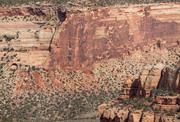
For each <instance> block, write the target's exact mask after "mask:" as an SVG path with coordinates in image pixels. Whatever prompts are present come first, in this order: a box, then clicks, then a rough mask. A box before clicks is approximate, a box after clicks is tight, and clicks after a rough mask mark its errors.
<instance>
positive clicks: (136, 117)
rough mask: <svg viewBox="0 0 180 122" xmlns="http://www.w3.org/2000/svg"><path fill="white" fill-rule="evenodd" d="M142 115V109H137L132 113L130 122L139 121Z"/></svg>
mask: <svg viewBox="0 0 180 122" xmlns="http://www.w3.org/2000/svg"><path fill="white" fill-rule="evenodd" d="M141 116H142V110H136V111H133V112H131V113H130V115H129V119H128V122H139V121H140V119H141Z"/></svg>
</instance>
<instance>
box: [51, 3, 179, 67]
mask: <svg viewBox="0 0 180 122" xmlns="http://www.w3.org/2000/svg"><path fill="white" fill-rule="evenodd" d="M179 10H180V5H179V4H176V5H175V4H173V5H162V7H159V6H158V5H152V6H147V7H146V6H143V7H140V6H138V7H127V8H126V7H124V8H123V7H108V8H99V9H94V10H90V11H85V12H81V13H70V14H69V15H68V17H67V19H66V21H65V22H64V23H63V25H62V26H61V29H60V30H59V40H58V41H57V42H56V43H55V47H54V48H53V51H54V52H53V53H54V56H55V59H56V61H57V65H58V67H64V68H70V69H90V68H91V67H92V65H93V64H94V63H95V62H96V61H100V60H104V59H111V58H119V57H123V56H124V55H129V54H132V53H133V52H134V51H137V50H143V49H145V48H146V46H148V45H149V44H153V43H157V45H158V46H159V47H161V48H163V47H168V48H171V47H174V46H178V44H179V39H180V12H179Z"/></svg>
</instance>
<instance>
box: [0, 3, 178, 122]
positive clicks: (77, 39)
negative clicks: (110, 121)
mask: <svg viewBox="0 0 180 122" xmlns="http://www.w3.org/2000/svg"><path fill="white" fill-rule="evenodd" d="M179 45H180V4H178V3H176V4H173V3H172V4H151V5H130V6H117V7H105V8H94V9H90V10H88V9H86V8H84V9H77V8H71V9H70V10H67V11H65V9H63V8H62V7H58V6H54V5H43V6H34V7H29V6H24V7H19V8H17V7H11V8H0V50H1V51H0V56H1V62H0V64H1V65H0V72H1V74H0V81H1V82H0V89H1V90H0V99H1V100H0V101H1V103H0V108H1V109H0V120H2V121H26V120H30V119H31V120H33V121H59V120H63V119H70V118H90V117H96V115H94V114H89V113H95V112H94V111H95V109H96V108H97V106H98V105H100V104H101V103H104V102H106V101H109V100H111V99H114V98H118V97H122V96H123V95H124V97H129V95H128V94H123V93H124V92H123V89H122V88H123V87H124V84H126V81H128V79H130V81H131V82H133V83H135V82H134V81H136V80H137V79H139V78H140V79H141V81H142V85H143V87H142V88H144V89H146V90H147V94H148V93H149V91H150V90H152V89H156V88H161V87H162V86H163V88H164V86H165V88H166V89H167V90H172V91H174V92H176V93H178V92H179V90H180V88H179V86H180V82H179V79H178V78H179V59H180V48H179ZM154 69H158V71H157V70H154ZM130 84H131V83H130ZM127 92H129V91H128V90H127V91H126V93H127ZM131 93H133V94H134V92H133V91H132V92H131ZM120 95H121V96H120ZM141 95H142V93H141ZM144 95H145V96H146V94H144Z"/></svg>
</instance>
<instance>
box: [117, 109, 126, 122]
mask: <svg viewBox="0 0 180 122" xmlns="http://www.w3.org/2000/svg"><path fill="white" fill-rule="evenodd" d="M128 115H129V110H127V109H126V110H125V109H122V110H119V111H118V112H117V116H118V118H119V121H120V122H125V121H126V120H128Z"/></svg>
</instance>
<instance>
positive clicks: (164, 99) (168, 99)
mask: <svg viewBox="0 0 180 122" xmlns="http://www.w3.org/2000/svg"><path fill="white" fill-rule="evenodd" d="M155 102H156V103H158V104H165V105H176V104H177V96H156V98H155Z"/></svg>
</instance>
